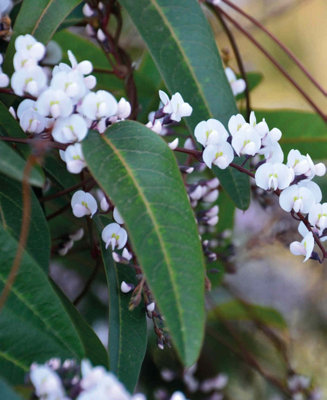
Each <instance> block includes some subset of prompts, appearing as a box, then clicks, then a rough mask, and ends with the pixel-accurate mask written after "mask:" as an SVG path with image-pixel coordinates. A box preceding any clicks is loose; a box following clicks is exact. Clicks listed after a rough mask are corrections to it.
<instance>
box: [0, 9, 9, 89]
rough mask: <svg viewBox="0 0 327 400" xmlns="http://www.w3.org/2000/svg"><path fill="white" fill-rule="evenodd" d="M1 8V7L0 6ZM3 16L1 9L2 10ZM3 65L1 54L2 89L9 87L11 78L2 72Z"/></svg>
mask: <svg viewBox="0 0 327 400" xmlns="http://www.w3.org/2000/svg"><path fill="white" fill-rule="evenodd" d="M0 7H1V6H0ZM0 15H1V8H0ZM2 63H3V57H2V54H0V87H6V86H8V85H9V81H10V80H9V76H8V75H7V74H5V73H4V72H3V71H2V68H1V65H2Z"/></svg>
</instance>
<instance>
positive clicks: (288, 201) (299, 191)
mask: <svg viewBox="0 0 327 400" xmlns="http://www.w3.org/2000/svg"><path fill="white" fill-rule="evenodd" d="M314 204H315V196H314V194H313V193H312V192H311V190H310V189H309V188H307V187H305V186H301V185H291V186H289V187H288V188H286V189H285V190H283V191H282V193H281V195H280V196H279V205H280V206H281V208H282V209H283V210H285V211H287V212H290V211H291V210H292V209H293V210H294V211H295V212H301V213H308V212H309V211H310V209H311V207H312V206H313V205H314Z"/></svg>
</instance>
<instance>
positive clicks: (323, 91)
mask: <svg viewBox="0 0 327 400" xmlns="http://www.w3.org/2000/svg"><path fill="white" fill-rule="evenodd" d="M223 2H224V3H225V4H227V5H228V6H230V7H231V8H233V9H234V10H235V11H237V12H238V13H239V14H241V15H243V17H245V18H247V19H248V20H249V21H251V22H252V23H253V24H254V25H255V26H257V27H258V28H259V29H261V30H262V31H263V32H265V33H266V34H267V35H268V36H269V37H270V38H271V39H272V40H273V41H274V42H275V43H276V44H277V45H278V46H279V47H280V48H281V49H282V50H283V51H284V52H285V53H286V54H287V55H288V56H289V58H290V59H291V60H292V61H293V62H294V63H295V64H296V65H297V66H298V67H299V68H300V70H301V71H302V72H303V73H304V74H305V76H306V77H307V78H308V79H309V80H310V81H311V82H312V83H313V84H314V85H315V87H316V88H317V89H318V90H320V91H321V93H322V94H323V95H324V96H327V91H326V90H325V89H324V88H323V87H322V86H321V85H320V83H319V82H318V81H316V79H315V78H314V77H313V76H312V75H311V74H310V72H309V71H308V70H307V69H306V68H305V66H304V65H303V64H302V63H301V61H300V60H299V59H298V58H297V57H296V55H295V54H294V53H293V52H292V51H291V50H290V49H289V48H288V47H286V46H285V45H284V44H283V43H282V42H281V41H280V40H279V39H278V38H277V37H276V36H275V35H274V34H273V33H271V32H270V31H269V30H268V29H267V28H266V27H265V26H264V25H262V24H261V23H260V22H259V21H258V20H256V19H255V18H254V17H252V16H251V15H249V14H248V13H246V12H245V11H244V10H242V9H241V8H240V7H238V6H237V5H236V4H234V3H232V2H231V1H229V0H223Z"/></svg>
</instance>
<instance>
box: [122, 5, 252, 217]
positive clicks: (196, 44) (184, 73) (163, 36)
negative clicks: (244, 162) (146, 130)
mask: <svg viewBox="0 0 327 400" xmlns="http://www.w3.org/2000/svg"><path fill="white" fill-rule="evenodd" d="M120 2H121V4H122V5H123V6H124V7H125V8H126V10H127V12H128V13H129V15H130V16H131V18H132V20H133V22H134V24H135V25H136V27H137V29H138V30H139V32H140V34H141V36H142V37H143V39H144V41H145V43H146V44H147V46H148V48H149V51H150V53H151V55H152V57H153V59H154V61H155V63H156V64H157V67H158V70H159V71H160V73H161V75H162V77H163V79H164V81H165V84H166V86H167V88H168V90H169V91H170V92H171V93H174V92H180V93H181V94H182V96H183V98H184V100H185V101H187V102H188V103H190V104H191V105H192V107H193V113H192V115H191V116H190V117H188V118H187V119H186V124H187V125H188V127H189V129H190V131H191V132H193V130H194V128H195V126H196V125H197V123H199V122H200V121H202V120H207V119H209V118H217V119H219V120H220V121H221V122H222V123H223V124H224V125H225V126H226V125H227V123H228V120H229V118H230V116H231V115H233V114H236V113H237V112H238V111H237V108H236V103H235V99H234V97H233V94H232V91H231V88H230V86H229V84H228V82H227V79H226V76H225V72H224V69H223V66H222V63H221V60H220V57H219V53H218V51H217V47H216V44H215V40H214V36H213V33H212V30H211V28H210V26H209V23H208V21H207V20H206V18H205V16H204V14H203V12H202V10H201V7H200V5H199V4H198V1H197V0H179V1H176V0H139V1H137V2H136V1H135V0H120ZM216 174H217V176H218V177H219V178H220V176H221V175H222V174H221V170H216ZM223 176H224V179H223V182H222V184H223V186H224V188H225V189H226V191H227V192H228V193H229V194H230V196H231V198H232V200H233V201H234V202H235V204H236V206H237V207H239V208H241V209H246V208H247V207H248V205H249V201H250V186H249V180H248V178H247V177H246V176H245V175H242V174H241V173H239V172H238V171H236V170H234V169H231V168H228V169H227V170H226V171H224V175H223ZM235 185H236V186H238V185H240V186H241V187H242V193H241V195H240V194H239V191H238V190H236V188H235Z"/></svg>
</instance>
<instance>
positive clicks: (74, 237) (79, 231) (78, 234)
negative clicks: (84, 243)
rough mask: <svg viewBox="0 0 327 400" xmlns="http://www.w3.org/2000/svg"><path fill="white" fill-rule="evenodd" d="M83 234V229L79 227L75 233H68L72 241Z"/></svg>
mask: <svg viewBox="0 0 327 400" xmlns="http://www.w3.org/2000/svg"><path fill="white" fill-rule="evenodd" d="M83 236H84V229H83V228H80V229H78V230H77V231H76V232H75V233H71V234H70V235H69V238H70V239H71V240H72V241H73V242H77V241H78V240H81V239H82V237H83Z"/></svg>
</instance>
